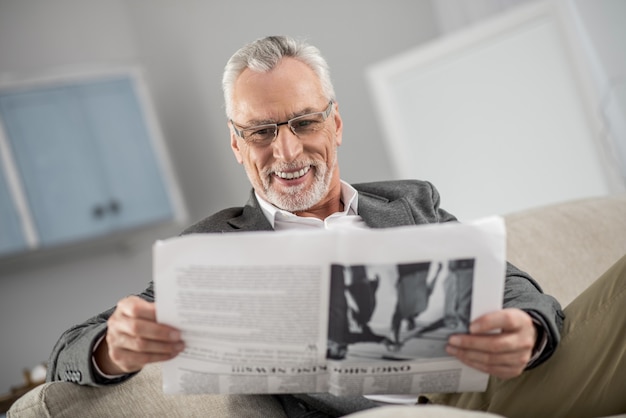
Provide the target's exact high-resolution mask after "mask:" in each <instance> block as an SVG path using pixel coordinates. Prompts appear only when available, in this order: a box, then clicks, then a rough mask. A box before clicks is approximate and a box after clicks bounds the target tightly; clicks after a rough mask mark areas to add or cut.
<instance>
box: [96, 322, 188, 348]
mask: <svg viewBox="0 0 626 418" xmlns="http://www.w3.org/2000/svg"><path fill="white" fill-rule="evenodd" d="M107 324H108V328H109V329H108V332H109V333H111V334H114V335H116V334H122V335H126V336H127V337H129V338H141V339H147V340H154V341H162V342H181V333H180V331H178V330H177V329H175V328H172V327H170V326H168V325H165V324H159V323H157V322H153V321H149V320H144V319H135V318H128V317H125V316H123V315H112V316H111V317H110V318H109V320H108V321H107Z"/></svg>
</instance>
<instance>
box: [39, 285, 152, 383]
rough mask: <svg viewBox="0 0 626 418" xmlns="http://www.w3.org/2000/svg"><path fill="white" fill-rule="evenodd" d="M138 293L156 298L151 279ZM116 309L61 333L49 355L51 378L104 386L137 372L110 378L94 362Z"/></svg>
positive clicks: (49, 379) (144, 296)
mask: <svg viewBox="0 0 626 418" xmlns="http://www.w3.org/2000/svg"><path fill="white" fill-rule="evenodd" d="M137 296H139V297H141V298H143V299H144V300H147V301H149V302H154V289H153V285H152V282H151V283H150V285H149V286H148V288H147V289H146V290H145V291H144V292H142V293H141V294H139V295H137ZM114 310H115V307H113V308H111V309H108V310H107V311H105V312H102V313H101V314H98V315H96V316H94V317H92V318H90V319H88V320H87V321H85V322H83V323H82V324H78V325H75V326H73V327H71V328H70V329H68V330H67V331H65V332H64V333H63V334H62V335H61V337H60V338H59V340H58V341H57V343H56V344H55V346H54V348H53V349H52V353H51V354H50V358H49V359H48V372H47V376H46V380H47V381H48V382H54V381H63V382H73V383H78V384H81V385H89V386H102V385H107V384H113V383H119V382H122V381H124V380H126V379H128V378H129V377H131V376H133V375H134V373H131V374H126V375H123V376H120V377H117V378H114V379H108V378H106V377H104V376H101V375H100V374H99V373H98V372H97V371H96V370H95V368H94V366H93V360H92V354H93V350H94V347H95V344H96V343H97V342H98V341H99V340H100V339H101V338H102V337H103V336H104V335H105V333H106V330H107V320H108V319H109V317H110V316H111V315H112V314H113V311H114Z"/></svg>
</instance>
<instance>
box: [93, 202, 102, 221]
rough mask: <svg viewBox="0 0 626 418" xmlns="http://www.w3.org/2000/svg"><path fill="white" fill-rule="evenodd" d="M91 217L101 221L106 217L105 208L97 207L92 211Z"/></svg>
mask: <svg viewBox="0 0 626 418" xmlns="http://www.w3.org/2000/svg"><path fill="white" fill-rule="evenodd" d="M91 215H92V216H93V217H94V218H96V219H100V218H102V217H103V216H104V208H103V207H102V206H100V205H98V206H95V207H94V208H93V209H92V210H91Z"/></svg>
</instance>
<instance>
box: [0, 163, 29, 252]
mask: <svg viewBox="0 0 626 418" xmlns="http://www.w3.org/2000/svg"><path fill="white" fill-rule="evenodd" d="M26 248H27V243H26V238H25V236H24V231H23V230H22V225H21V222H20V217H19V214H18V212H17V208H16V207H15V205H14V204H13V198H12V196H11V193H10V192H9V186H8V184H7V181H6V177H5V175H4V171H3V169H2V165H0V255H3V254H9V253H13V252H18V251H23V250H25V249H26Z"/></svg>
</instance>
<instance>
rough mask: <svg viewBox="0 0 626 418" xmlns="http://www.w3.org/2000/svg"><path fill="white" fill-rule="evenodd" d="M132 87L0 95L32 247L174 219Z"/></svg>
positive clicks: (130, 83)
mask: <svg viewBox="0 0 626 418" xmlns="http://www.w3.org/2000/svg"><path fill="white" fill-rule="evenodd" d="M137 89H138V85H137V80H136V79H135V78H134V77H131V76H130V75H118V76H111V77H107V78H99V79H84V80H81V81H75V82H65V83H55V84H48V85H39V86H37V87H31V88H24V87H22V88H13V89H5V90H3V91H2V92H0V117H1V118H2V123H3V126H4V136H5V140H6V142H7V143H8V148H9V149H10V151H11V154H12V158H13V160H14V161H15V167H16V170H17V176H19V178H20V180H21V185H22V187H23V190H24V195H25V198H26V200H27V202H28V205H29V209H30V213H31V215H32V223H33V224H34V230H35V231H36V235H37V244H38V246H40V247H48V246H53V245H57V244H64V243H68V242H74V241H79V240H84V239H89V238H94V237H99V236H102V235H107V234H110V233H112V232H118V231H122V230H126V229H130V228H136V227H139V226H143V225H147V224H152V223H158V222H163V221H167V220H172V219H174V218H175V217H176V216H177V213H176V204H175V199H174V194H173V193H172V190H169V189H168V187H167V185H168V184H172V182H171V181H169V182H168V180H171V179H170V178H169V177H168V176H169V173H166V172H164V170H163V164H162V163H163V161H162V159H160V157H161V156H160V155H159V154H158V152H157V147H156V145H157V142H156V141H155V138H154V135H153V130H151V125H150V124H149V123H148V122H149V118H148V115H147V114H146V108H145V106H144V105H143V104H142V102H141V100H140V95H139V94H138V90H137ZM0 193H1V192H0ZM3 200H4V199H3ZM2 211H3V214H2V218H4V217H5V214H4V213H5V210H4V207H2ZM11 240H13V241H14V242H15V243H17V241H18V240H17V239H13V238H11ZM12 245H16V244H12Z"/></svg>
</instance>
